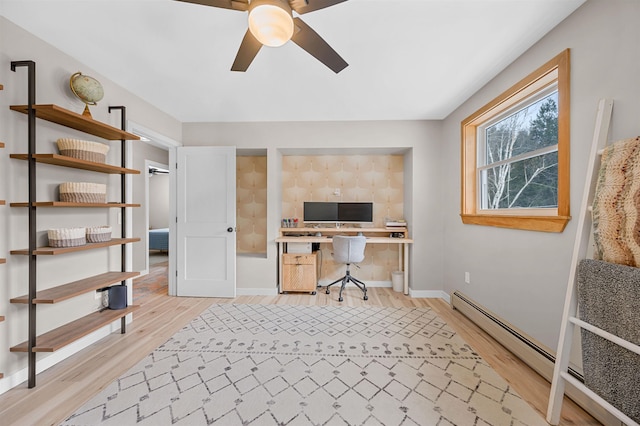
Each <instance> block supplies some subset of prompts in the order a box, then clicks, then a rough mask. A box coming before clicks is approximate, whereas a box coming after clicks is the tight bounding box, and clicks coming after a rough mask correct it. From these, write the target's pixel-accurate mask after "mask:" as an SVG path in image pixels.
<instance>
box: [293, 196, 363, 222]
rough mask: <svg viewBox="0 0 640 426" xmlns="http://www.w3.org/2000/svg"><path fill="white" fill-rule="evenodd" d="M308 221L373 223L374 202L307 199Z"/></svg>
mask: <svg viewBox="0 0 640 426" xmlns="http://www.w3.org/2000/svg"><path fill="white" fill-rule="evenodd" d="M303 220H304V222H306V223H336V224H340V223H373V203H369V202H353V203H351V202H331V201H325V202H319V201H305V202H304V211H303Z"/></svg>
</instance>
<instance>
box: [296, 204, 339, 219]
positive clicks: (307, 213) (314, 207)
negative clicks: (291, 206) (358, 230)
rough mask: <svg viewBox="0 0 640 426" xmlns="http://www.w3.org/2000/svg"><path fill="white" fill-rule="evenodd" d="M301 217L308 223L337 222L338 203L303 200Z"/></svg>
mask: <svg viewBox="0 0 640 426" xmlns="http://www.w3.org/2000/svg"><path fill="white" fill-rule="evenodd" d="M303 217H304V219H303V220H304V221H305V222H309V223H336V222H338V204H337V203H329V202H318V201H305V202H304V206H303Z"/></svg>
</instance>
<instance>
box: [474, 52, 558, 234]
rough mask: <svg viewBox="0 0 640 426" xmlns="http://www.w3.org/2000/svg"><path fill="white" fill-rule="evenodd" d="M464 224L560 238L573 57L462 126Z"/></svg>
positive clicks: (534, 75) (535, 75)
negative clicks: (545, 232) (518, 230)
mask: <svg viewBox="0 0 640 426" xmlns="http://www.w3.org/2000/svg"><path fill="white" fill-rule="evenodd" d="M461 216H462V221H463V223H466V224H475V225H488V226H499V227H503V228H514V229H526V230H535V231H547V232H562V231H563V230H564V227H565V226H566V224H567V222H568V221H569V219H570V216H569V50H568V49H567V50H565V51H564V52H562V53H561V54H559V55H558V56H556V57H555V58H553V59H552V60H550V61H549V62H547V63H546V64H544V65H543V66H542V67H540V68H538V69H537V70H536V71H534V72H533V73H532V74H530V75H529V76H527V77H526V78H525V79H523V80H522V81H520V82H519V83H517V84H516V85H515V86H513V87H512V88H510V89H509V90H507V91H506V92H504V93H503V94H502V95H500V96H499V97H497V98H496V99H494V100H493V101H491V102H490V103H489V104H487V105H485V106H484V107H483V108H481V109H480V110H478V111H476V112H475V113H474V114H473V115H471V116H470V117H468V118H467V119H465V120H464V121H463V122H462V213H461Z"/></svg>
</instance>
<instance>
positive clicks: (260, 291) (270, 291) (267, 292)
mask: <svg viewBox="0 0 640 426" xmlns="http://www.w3.org/2000/svg"><path fill="white" fill-rule="evenodd" d="M277 295H278V289H277V288H238V287H236V296H277Z"/></svg>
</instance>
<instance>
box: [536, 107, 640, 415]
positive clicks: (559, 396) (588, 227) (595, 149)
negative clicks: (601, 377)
mask: <svg viewBox="0 0 640 426" xmlns="http://www.w3.org/2000/svg"><path fill="white" fill-rule="evenodd" d="M612 110H613V100H611V99H602V100H600V103H599V105H598V115H597V117H596V126H595V131H594V135H593V141H592V145H591V153H590V155H589V163H588V164H589V166H588V169H587V176H586V184H585V187H584V193H583V196H582V204H581V207H580V214H579V218H578V228H577V230H576V239H575V243H574V246H573V255H572V258H571V268H570V270H569V280H568V285H567V292H566V297H565V303H564V310H563V313H562V323H561V326H560V338H559V341H558V349H557V352H556V362H555V367H554V370H553V379H552V382H551V393H550V395H549V406H548V409H547V422H548V423H549V424H552V425H557V424H558V423H559V422H560V413H561V410H562V400H563V397H564V392H565V385H566V384H567V383H569V384H571V385H572V386H574V387H575V388H576V389H577V390H578V391H580V392H582V393H583V394H584V395H585V396H587V397H588V398H589V399H591V400H592V401H593V402H595V403H596V404H598V405H600V406H601V407H602V408H604V409H605V410H607V411H608V412H609V413H611V414H612V415H613V416H615V417H616V418H617V419H619V420H620V421H622V422H624V423H626V424H627V425H628V426H633V425H635V426H638V423H636V422H635V421H634V420H632V419H631V418H630V417H629V416H627V415H626V414H624V413H623V412H621V411H620V410H618V409H617V408H616V407H614V406H613V405H611V404H610V403H609V402H607V401H606V400H605V399H603V398H602V397H600V396H599V395H598V394H596V393H595V392H593V391H592V390H591V389H589V388H588V387H587V386H585V385H584V383H582V382H581V381H579V380H577V379H576V378H574V377H573V376H571V375H570V374H569V373H568V368H569V358H570V354H571V344H572V342H573V333H574V330H575V328H574V326H577V327H580V328H583V329H585V330H588V331H590V332H592V333H595V334H597V335H598V336H600V337H603V338H605V339H607V340H609V341H611V342H613V343H615V344H617V345H619V346H623V347H625V348H626V349H628V350H630V351H632V352H635V353H637V354H640V346H638V345H635V344H633V343H631V342H628V341H626V340H624V339H621V338H620V337H618V336H615V335H613V334H611V333H608V332H606V331H604V330H602V329H600V328H598V327H595V326H593V325H592V324H589V323H587V322H585V321H582V320H580V319H578V318H577V311H578V294H577V293H578V292H577V281H576V278H577V277H576V271H577V266H578V263H579V262H580V260H582V259H585V258H586V256H587V250H588V246H589V237H590V235H591V232H592V221H591V218H590V210H591V205H592V204H593V201H594V193H595V187H596V182H597V178H598V169H599V167H600V156H601V155H602V152H603V150H604V147H605V146H606V145H607V138H608V133H609V123H610V121H611V112H612Z"/></svg>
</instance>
